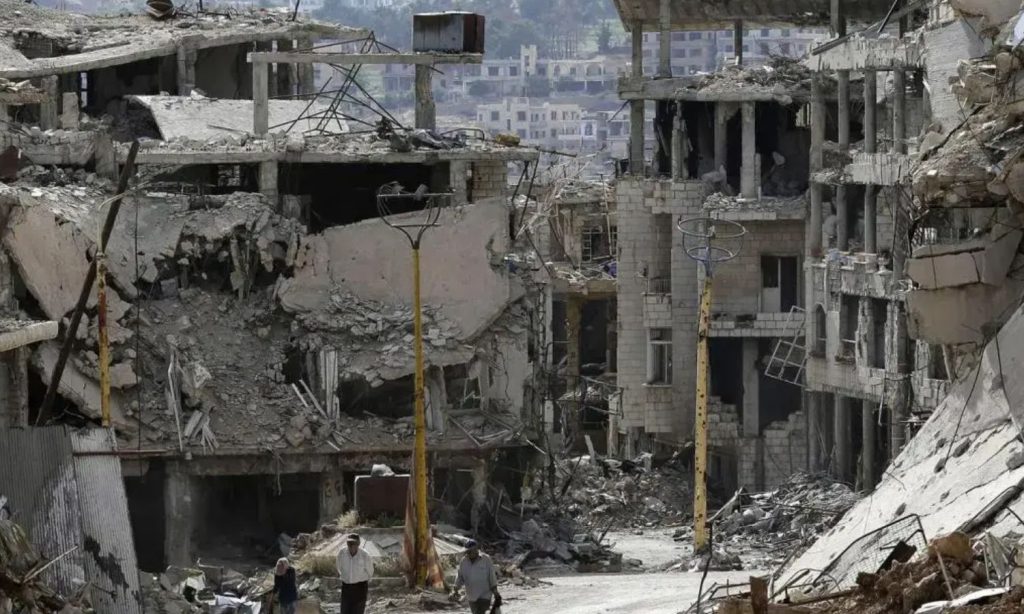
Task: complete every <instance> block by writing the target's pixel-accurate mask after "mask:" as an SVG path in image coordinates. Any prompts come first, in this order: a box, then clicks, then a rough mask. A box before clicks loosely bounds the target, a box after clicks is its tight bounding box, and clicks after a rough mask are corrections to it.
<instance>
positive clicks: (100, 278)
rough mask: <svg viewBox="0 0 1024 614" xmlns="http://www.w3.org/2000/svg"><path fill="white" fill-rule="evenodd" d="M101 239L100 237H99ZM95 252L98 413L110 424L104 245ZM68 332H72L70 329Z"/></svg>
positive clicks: (106, 424)
mask: <svg viewBox="0 0 1024 614" xmlns="http://www.w3.org/2000/svg"><path fill="white" fill-rule="evenodd" d="M101 240H102V239H101ZM99 247H100V248H99V250H97V252H96V305H97V312H98V313H97V317H96V330H97V333H98V336H99V346H100V348H99V350H100V352H99V354H100V356H99V362H100V415H101V416H102V418H103V426H104V427H109V426H110V342H109V338H108V337H107V255H106V252H105V249H104V248H105V247H106V246H104V245H102V244H101V245H100V246H99ZM70 334H74V332H73V331H70Z"/></svg>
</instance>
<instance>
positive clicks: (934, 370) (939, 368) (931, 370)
mask: <svg viewBox="0 0 1024 614" xmlns="http://www.w3.org/2000/svg"><path fill="white" fill-rule="evenodd" d="M928 359H929V360H928V377H930V378H931V379H942V380H948V379H949V370H948V369H946V354H945V352H943V351H942V346H941V345H929V346H928Z"/></svg>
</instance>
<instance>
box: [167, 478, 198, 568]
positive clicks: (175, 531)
mask: <svg viewBox="0 0 1024 614" xmlns="http://www.w3.org/2000/svg"><path fill="white" fill-rule="evenodd" d="M197 499H198V497H197V492H196V484H195V480H194V478H193V477H192V476H191V475H189V473H188V467H187V465H186V464H185V463H183V462H180V461H168V463H167V466H166V471H165V473H164V523H165V526H164V556H165V557H166V558H167V564H168V565H177V566H180V567H190V566H192V565H193V564H194V563H195V561H194V560H193V559H192V541H193V535H192V531H193V526H194V523H195V513H196V507H197V503H198V500H197Z"/></svg>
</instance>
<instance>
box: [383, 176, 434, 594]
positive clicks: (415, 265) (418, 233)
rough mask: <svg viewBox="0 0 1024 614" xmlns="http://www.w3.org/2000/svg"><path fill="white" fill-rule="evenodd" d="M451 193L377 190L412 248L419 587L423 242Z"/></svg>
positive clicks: (423, 504)
mask: <svg viewBox="0 0 1024 614" xmlns="http://www.w3.org/2000/svg"><path fill="white" fill-rule="evenodd" d="M450 198H451V194H431V193H428V192H427V190H426V186H420V187H419V189H417V190H416V192H405V191H404V190H402V187H401V186H400V185H398V184H397V183H389V184H386V185H384V186H382V187H381V188H380V189H379V190H378V191H377V212H378V213H379V214H380V217H381V220H382V221H383V222H384V223H385V224H387V225H388V226H390V227H391V228H394V229H396V230H398V231H400V232H401V233H402V234H403V235H405V237H406V238H407V239H408V240H409V245H410V247H411V248H412V278H413V282H412V288H413V290H412V302H413V348H414V352H415V355H416V366H415V380H414V393H413V394H414V399H415V413H414V415H413V419H414V423H413V424H414V428H415V444H414V447H413V457H412V464H413V481H414V488H415V499H414V502H415V511H416V543H415V551H416V556H415V561H413V562H414V564H415V570H416V574H415V580H416V586H424V585H425V584H426V581H427V553H428V551H429V540H430V522H429V518H428V512H427V418H426V407H425V405H424V392H423V380H424V376H423V317H422V302H421V298H420V244H421V243H422V240H423V235H424V234H425V233H426V231H427V229H428V228H433V227H435V226H437V225H438V224H437V221H438V219H439V218H440V217H441V208H442V205H443V204H444V202H445V201H447V200H448V199H450ZM420 203H422V207H421V208H420V210H419V211H420V214H421V215H420V216H419V217H415V216H407V217H402V218H392V216H394V215H396V213H395V211H396V209H397V210H399V211H402V212H405V211H409V210H410V209H415V207H417V206H418V205H420Z"/></svg>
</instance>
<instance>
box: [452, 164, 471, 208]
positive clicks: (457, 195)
mask: <svg viewBox="0 0 1024 614" xmlns="http://www.w3.org/2000/svg"><path fill="white" fill-rule="evenodd" d="M468 164H469V163H468V162H464V161H457V160H453V161H452V162H451V163H450V164H449V165H448V173H449V179H448V188H449V189H450V190H451V191H452V204H453V205H463V204H466V203H467V202H468V198H469V196H468V192H467V189H466V186H467V185H468V183H467V177H466V172H467V171H468V170H469V166H468Z"/></svg>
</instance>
